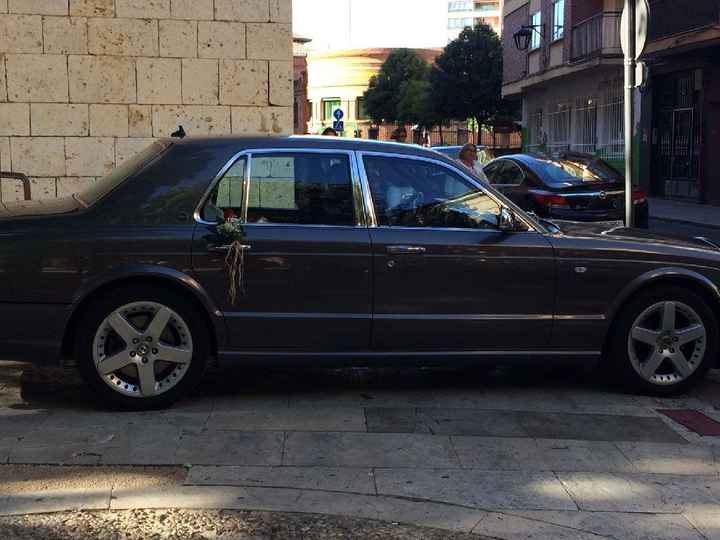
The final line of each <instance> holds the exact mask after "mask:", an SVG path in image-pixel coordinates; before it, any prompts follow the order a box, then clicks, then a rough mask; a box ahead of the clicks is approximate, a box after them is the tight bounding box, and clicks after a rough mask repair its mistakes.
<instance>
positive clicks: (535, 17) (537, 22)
mask: <svg viewBox="0 0 720 540" xmlns="http://www.w3.org/2000/svg"><path fill="white" fill-rule="evenodd" d="M541 25H542V15H541V13H540V12H539V11H538V12H537V13H533V14H532V15H530V26H534V27H535V29H534V30H533V32H532V36H531V37H530V49H539V48H540V36H541V34H542V27H541Z"/></svg>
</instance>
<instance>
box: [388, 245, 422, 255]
mask: <svg viewBox="0 0 720 540" xmlns="http://www.w3.org/2000/svg"><path fill="white" fill-rule="evenodd" d="M425 251H427V250H426V249H425V248H424V247H422V246H388V247H387V252H388V253H389V254H390V255H422V254H423V253H425Z"/></svg>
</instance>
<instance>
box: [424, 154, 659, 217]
mask: <svg viewBox="0 0 720 540" xmlns="http://www.w3.org/2000/svg"><path fill="white" fill-rule="evenodd" d="M461 148H462V147H459V146H446V147H436V148H434V150H436V151H439V152H441V153H443V154H445V155H448V156H450V157H453V158H458V156H459V152H460V149H461ZM478 159H479V161H480V162H481V163H482V164H483V165H484V171H485V175H486V176H487V179H488V181H489V182H490V184H492V186H493V187H495V188H496V189H498V190H499V191H501V192H502V193H503V194H505V195H506V196H507V197H508V198H510V199H511V200H512V201H513V202H514V203H515V204H517V205H518V206H520V208H522V209H523V210H525V211H527V212H533V213H534V214H536V215H537V216H539V217H541V218H544V219H553V220H563V221H579V222H613V221H624V220H625V178H624V176H623V175H622V174H620V173H619V172H618V171H616V170H615V169H614V168H613V167H611V166H610V165H609V164H608V163H607V162H606V161H604V160H602V159H600V158H597V157H595V156H592V155H589V154H582V153H576V152H565V153H562V154H560V155H559V156H556V157H548V156H543V155H528V154H513V155H506V156H502V157H498V158H497V159H492V158H490V157H489V150H488V149H486V148H482V147H479V148H478ZM632 201H633V205H634V207H635V226H636V227H639V228H647V227H648V220H649V205H648V200H647V196H646V194H645V192H644V191H642V190H641V189H637V188H636V189H634V190H633V192H632Z"/></svg>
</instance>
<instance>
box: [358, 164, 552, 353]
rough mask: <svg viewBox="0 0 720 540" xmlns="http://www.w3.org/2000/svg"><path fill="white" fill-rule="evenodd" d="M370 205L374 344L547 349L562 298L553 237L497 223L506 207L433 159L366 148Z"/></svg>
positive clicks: (409, 347) (364, 167) (386, 347)
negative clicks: (557, 291)
mask: <svg viewBox="0 0 720 540" xmlns="http://www.w3.org/2000/svg"><path fill="white" fill-rule="evenodd" d="M361 164H362V167H361V169H362V174H363V178H364V179H365V180H366V181H367V189H368V190H369V192H370V194H371V199H372V202H373V206H372V212H371V214H372V220H373V222H374V225H375V226H373V227H371V228H370V235H371V239H372V249H373V265H374V281H375V287H374V306H375V308H374V316H373V332H372V343H373V347H374V348H375V349H376V350H516V349H534V348H542V347H545V346H546V345H547V344H548V342H549V339H550V333H551V327H552V320H553V311H554V300H555V261H554V258H553V251H552V247H551V245H550V244H549V242H548V241H547V240H546V238H545V237H544V236H543V235H542V234H539V233H537V232H534V231H533V230H531V228H530V227H528V226H527V225H521V226H520V227H519V229H518V231H517V232H511V233H508V232H503V231H501V230H500V229H499V228H498V216H499V214H500V210H501V206H500V204H499V202H498V200H497V199H496V198H495V197H491V196H490V195H488V194H487V193H486V192H485V191H483V190H481V188H480V187H479V186H478V185H477V184H476V183H475V182H473V181H472V180H471V179H470V178H469V177H468V176H466V175H464V174H463V173H461V172H460V171H459V170H458V169H456V168H454V167H452V166H450V165H449V164H446V163H445V162H440V161H435V160H432V159H430V158H420V157H418V158H410V157H407V156H399V155H387V154H374V153H362V154H361Z"/></svg>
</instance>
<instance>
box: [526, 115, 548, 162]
mask: <svg viewBox="0 0 720 540" xmlns="http://www.w3.org/2000/svg"><path fill="white" fill-rule="evenodd" d="M544 142H545V141H544V135H543V112H542V109H538V110H537V111H535V112H534V113H532V114H531V115H530V118H529V122H528V151H529V152H533V151H537V150H539V149H540V147H541V146H542V145H543V144H544Z"/></svg>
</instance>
